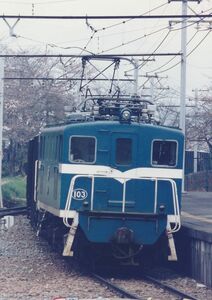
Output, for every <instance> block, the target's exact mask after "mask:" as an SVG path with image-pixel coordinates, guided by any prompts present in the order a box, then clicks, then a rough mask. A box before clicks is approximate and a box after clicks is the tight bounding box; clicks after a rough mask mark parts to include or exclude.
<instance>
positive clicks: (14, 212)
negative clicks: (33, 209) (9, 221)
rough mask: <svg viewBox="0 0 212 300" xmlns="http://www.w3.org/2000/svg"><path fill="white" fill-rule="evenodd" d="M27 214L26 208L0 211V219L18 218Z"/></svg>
mask: <svg viewBox="0 0 212 300" xmlns="http://www.w3.org/2000/svg"><path fill="white" fill-rule="evenodd" d="M26 214H27V207H26V206H20V207H13V208H1V209H0V218H2V217H5V216H18V215H26Z"/></svg>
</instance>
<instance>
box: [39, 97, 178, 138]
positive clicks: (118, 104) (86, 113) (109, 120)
mask: <svg viewBox="0 0 212 300" xmlns="http://www.w3.org/2000/svg"><path fill="white" fill-rule="evenodd" d="M155 110H156V107H155V105H154V104H153V103H152V102H151V101H147V100H143V99H141V98H140V97H139V96H136V95H134V96H131V97H127V96H125V97H117V98H113V97H98V98H95V97H91V98H87V99H85V101H84V102H83V103H82V104H81V107H80V108H79V109H78V110H76V109H75V110H74V111H73V112H72V113H71V114H70V116H69V119H68V120H67V121H66V123H63V124H53V125H51V126H50V125H49V126H48V127H46V128H44V129H43V130H42V132H46V133H47V132H48V133H50V132H61V133H62V132H64V131H66V130H69V129H72V128H75V129H76V128H81V130H82V132H83V131H84V132H85V131H86V129H88V128H91V127H93V128H94V127H98V126H102V127H103V126H105V127H107V128H110V130H113V131H114V128H113V127H117V126H118V127H119V130H120V129H121V128H123V129H124V128H125V130H126V126H127V128H128V132H129V131H130V130H131V129H132V130H135V127H139V128H143V129H144V128H146V129H147V130H150V129H151V130H152V129H153V128H154V129H155V130H159V131H160V130H163V132H165V131H166V132H173V133H174V132H176V133H178V134H180V132H181V131H180V130H179V129H178V128H173V127H166V126H162V125H159V122H158V120H157V119H156V117H155ZM130 128H131V129H130Z"/></svg>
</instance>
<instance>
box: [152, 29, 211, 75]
mask: <svg viewBox="0 0 212 300" xmlns="http://www.w3.org/2000/svg"><path fill="white" fill-rule="evenodd" d="M210 32H211V31H208V32H207V34H206V35H205V36H204V37H203V38H202V39H201V41H200V42H199V43H198V44H197V45H196V46H195V47H194V48H193V49H192V50H191V51H190V52H189V53H188V54H187V55H186V57H188V56H190V55H191V54H192V53H193V52H194V51H195V50H196V49H197V48H198V47H199V46H200V45H201V44H202V42H203V41H204V40H205V39H206V38H207V36H208V35H209V33H210ZM179 64H180V61H179V62H178V63H176V64H175V65H173V66H172V67H170V68H168V69H166V70H163V71H160V72H157V74H161V73H164V72H166V71H169V70H171V69H173V68H174V67H176V66H177V65H179ZM148 73H149V72H148Z"/></svg>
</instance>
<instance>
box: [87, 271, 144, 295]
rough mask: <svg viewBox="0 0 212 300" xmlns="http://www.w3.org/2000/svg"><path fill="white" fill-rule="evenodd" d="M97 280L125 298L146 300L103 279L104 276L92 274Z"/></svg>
mask: <svg viewBox="0 0 212 300" xmlns="http://www.w3.org/2000/svg"><path fill="white" fill-rule="evenodd" d="M91 275H92V276H93V277H94V278H95V279H97V280H98V281H99V282H101V283H103V284H105V285H106V286H107V287H109V288H111V289H113V290H114V291H116V292H118V293H119V294H121V295H122V296H123V297H127V298H128V299H139V300H144V298H141V297H139V296H138V295H135V294H132V293H130V292H128V291H127V290H125V289H123V288H121V287H119V286H118V285H116V284H114V283H111V282H110V281H109V280H107V279H105V278H103V277H102V276H100V275H98V274H95V273H92V274H91ZM145 299H146V298H145Z"/></svg>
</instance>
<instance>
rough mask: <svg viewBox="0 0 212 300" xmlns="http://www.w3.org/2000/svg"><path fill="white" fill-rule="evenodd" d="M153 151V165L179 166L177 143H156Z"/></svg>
mask: <svg viewBox="0 0 212 300" xmlns="http://www.w3.org/2000/svg"><path fill="white" fill-rule="evenodd" d="M152 147H153V149H152V165H153V166H158V165H159V166H168V167H171V166H172V167H173V166H176V164H177V142H175V141H154V142H153V146H152Z"/></svg>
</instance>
